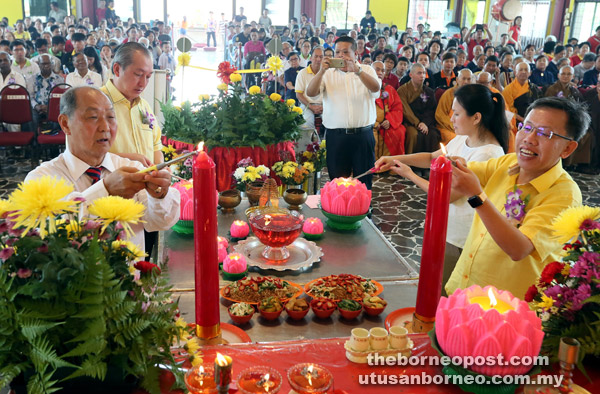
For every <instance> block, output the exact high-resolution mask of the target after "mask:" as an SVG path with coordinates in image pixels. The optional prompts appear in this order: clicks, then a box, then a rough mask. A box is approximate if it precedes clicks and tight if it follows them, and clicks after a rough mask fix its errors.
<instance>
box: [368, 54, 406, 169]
mask: <svg viewBox="0 0 600 394" xmlns="http://www.w3.org/2000/svg"><path fill="white" fill-rule="evenodd" d="M373 68H374V69H375V72H376V73H377V76H378V77H379V78H380V79H383V75H384V65H383V63H381V62H375V63H373ZM380 69H381V70H380ZM380 74H381V75H380ZM375 106H376V107H375V108H376V110H377V120H376V122H375V125H374V127H373V136H374V137H375V157H376V159H379V157H381V156H389V155H392V156H393V155H403V154H404V138H405V136H406V128H405V127H404V125H402V119H403V110H402V100H400V97H399V96H398V93H397V92H396V90H395V89H394V88H393V87H392V86H391V85H388V84H385V83H384V84H383V85H382V86H381V94H380V95H379V98H378V99H377V100H375Z"/></svg>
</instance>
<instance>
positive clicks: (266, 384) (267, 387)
mask: <svg viewBox="0 0 600 394" xmlns="http://www.w3.org/2000/svg"><path fill="white" fill-rule="evenodd" d="M270 377H271V375H269V374H266V375H265V377H264V378H263V379H264V381H265V383H263V387H264V388H265V391H266V392H267V393H268V392H269V388H270V386H269V378H270Z"/></svg>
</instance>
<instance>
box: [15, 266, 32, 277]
mask: <svg viewBox="0 0 600 394" xmlns="http://www.w3.org/2000/svg"><path fill="white" fill-rule="evenodd" d="M31 274H32V272H31V270H30V269H29V268H19V269H18V270H17V276H18V277H19V278H21V279H27V278H29V277H30V276H31Z"/></svg>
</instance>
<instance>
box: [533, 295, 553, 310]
mask: <svg viewBox="0 0 600 394" xmlns="http://www.w3.org/2000/svg"><path fill="white" fill-rule="evenodd" d="M552 305H554V299H553V298H550V297H548V296H547V295H545V294H543V295H542V300H541V301H540V302H538V303H537V306H538V307H539V308H545V309H548V308H552Z"/></svg>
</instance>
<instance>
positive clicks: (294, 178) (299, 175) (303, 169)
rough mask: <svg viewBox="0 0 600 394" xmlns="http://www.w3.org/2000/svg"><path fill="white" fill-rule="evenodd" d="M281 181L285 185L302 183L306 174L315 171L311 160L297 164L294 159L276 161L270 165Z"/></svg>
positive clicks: (306, 176)
mask: <svg viewBox="0 0 600 394" xmlns="http://www.w3.org/2000/svg"><path fill="white" fill-rule="evenodd" d="M271 168H272V169H273V171H274V172H275V175H277V176H278V177H279V178H280V179H281V182H283V183H284V184H286V185H302V184H303V183H304V181H306V179H307V178H308V176H309V175H310V174H311V173H313V172H315V166H314V164H313V163H312V162H310V161H307V162H304V163H303V164H298V163H296V162H295V161H292V160H289V161H278V162H277V163H275V164H273V167H271Z"/></svg>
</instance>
